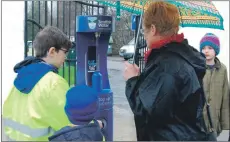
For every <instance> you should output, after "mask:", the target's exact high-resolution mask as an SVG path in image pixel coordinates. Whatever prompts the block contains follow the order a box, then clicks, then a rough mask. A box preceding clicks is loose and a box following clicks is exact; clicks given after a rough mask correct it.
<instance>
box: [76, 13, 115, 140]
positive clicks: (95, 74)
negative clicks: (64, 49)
mask: <svg viewBox="0 0 230 142" xmlns="http://www.w3.org/2000/svg"><path fill="white" fill-rule="evenodd" d="M113 22H114V21H113V18H112V17H111V16H97V15H95V16H94V15H93V16H77V18H76V40H75V41H76V51H77V60H78V62H77V81H76V83H77V84H76V85H84V84H86V85H88V86H90V87H92V88H94V90H95V91H96V92H97V94H98V97H99V106H100V108H99V111H98V113H97V115H96V117H95V119H99V120H104V121H105V122H106V127H105V129H103V133H104V136H105V140H106V141H113V92H112V90H111V88H110V84H109V78H108V71H107V50H108V45H109V39H110V36H111V33H112V31H113V29H114V24H113ZM77 95H81V93H79V94H77Z"/></svg>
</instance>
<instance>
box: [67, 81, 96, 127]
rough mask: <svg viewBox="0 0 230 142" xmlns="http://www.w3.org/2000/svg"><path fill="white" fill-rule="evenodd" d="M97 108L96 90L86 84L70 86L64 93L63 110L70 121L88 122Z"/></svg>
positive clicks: (75, 122) (77, 122) (76, 123)
mask: <svg viewBox="0 0 230 142" xmlns="http://www.w3.org/2000/svg"><path fill="white" fill-rule="evenodd" d="M97 110H98V96H97V93H96V91H94V90H93V89H92V88H90V87H88V86H86V85H78V86H75V87H73V88H71V89H70V90H69V91H68V92H67V94H66V105H65V112H66V115H67V116H68V118H69V120H70V122H71V123H73V124H75V125H84V124H88V123H89V122H90V121H92V120H93V119H94V117H95V113H96V112H97Z"/></svg>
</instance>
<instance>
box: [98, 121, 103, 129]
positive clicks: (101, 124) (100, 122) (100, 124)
mask: <svg viewBox="0 0 230 142" xmlns="http://www.w3.org/2000/svg"><path fill="white" fill-rule="evenodd" d="M97 122H98V123H99V126H100V128H101V129H102V128H103V127H104V126H103V123H102V121H101V120H97Z"/></svg>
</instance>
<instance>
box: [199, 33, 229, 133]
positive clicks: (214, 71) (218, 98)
mask: <svg viewBox="0 0 230 142" xmlns="http://www.w3.org/2000/svg"><path fill="white" fill-rule="evenodd" d="M200 51H201V52H202V53H203V54H204V55H205V57H206V74H205V76H204V78H203V83H204V91H205V94H206V98H207V101H208V103H209V104H210V106H211V109H210V110H211V115H212V119H213V124H214V128H215V130H216V132H217V136H219V134H220V133H221V132H222V130H229V118H230V115H229V84H228V76H227V74H228V73H227V69H226V67H225V65H224V64H223V63H221V62H220V60H219V59H218V58H217V57H216V56H217V55H218V54H219V52H220V41H219V38H218V37H217V36H216V35H215V34H212V33H207V34H205V35H204V36H203V37H202V39H201V41H200ZM203 113H204V119H205V123H206V125H207V128H208V130H210V125H209V123H208V116H207V110H206V109H204V112H203ZM210 131H211V130H210Z"/></svg>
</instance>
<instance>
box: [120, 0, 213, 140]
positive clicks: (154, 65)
mask: <svg viewBox="0 0 230 142" xmlns="http://www.w3.org/2000/svg"><path fill="white" fill-rule="evenodd" d="M179 23H180V19H179V12H178V9H177V8H176V7H175V6H174V5H172V4H169V3H167V2H163V1H157V2H152V3H151V4H150V5H149V7H148V9H147V10H146V11H145V13H144V17H143V25H142V27H143V30H144V36H145V39H146V43H147V46H148V48H149V51H148V52H147V54H146V56H145V59H146V67H145V69H144V71H143V72H142V73H141V74H140V73H139V68H138V67H137V66H136V65H133V64H129V63H125V65H126V68H125V71H124V78H125V80H126V92H125V93H126V97H127V99H128V102H129V105H130V107H131V109H132V111H133V114H134V119H135V124H136V133H137V140H138V141H150V140H151V141H168V140H172V141H196V140H210V139H209V137H208V136H209V134H208V133H207V132H206V128H205V124H204V119H203V115H202V111H203V107H204V100H202V90H203V88H202V86H203V85H202V79H203V77H204V74H205V58H204V57H203V56H202V55H201V54H200V53H199V52H198V51H197V50H196V49H194V48H193V47H191V46H190V45H189V44H188V42H187V40H185V39H184V35H183V34H178V30H179ZM211 140H215V138H214V139H211Z"/></svg>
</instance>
